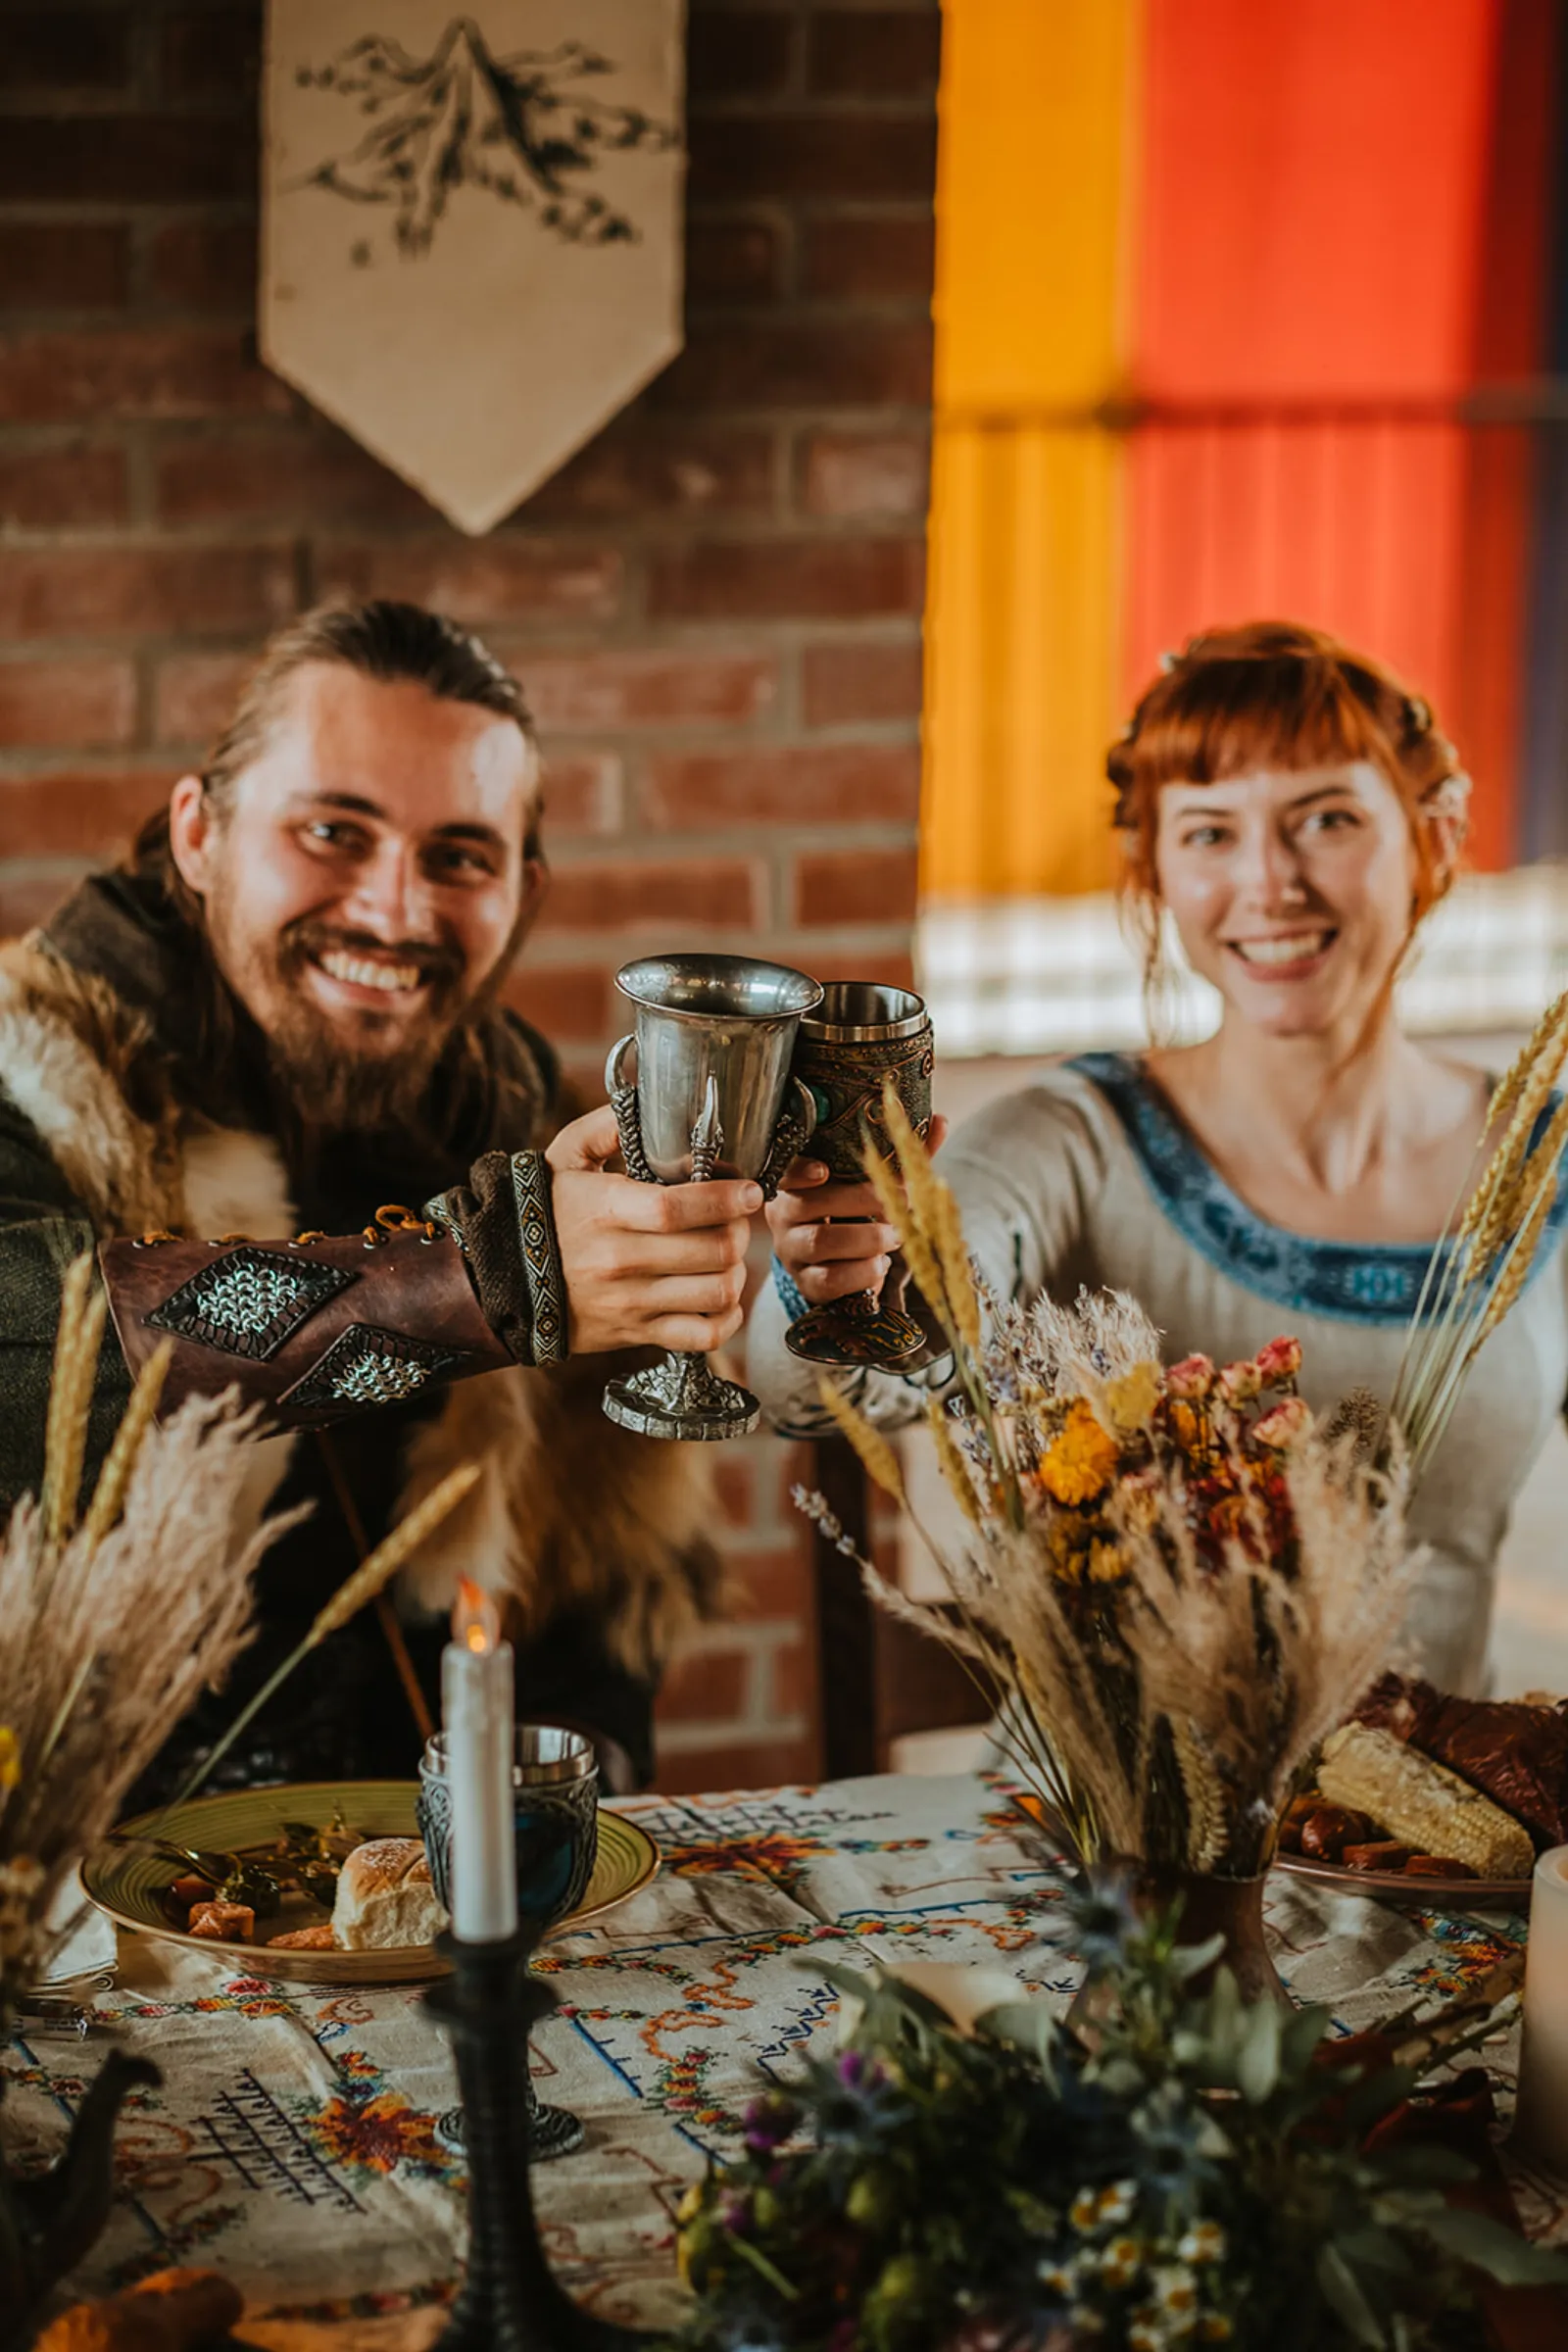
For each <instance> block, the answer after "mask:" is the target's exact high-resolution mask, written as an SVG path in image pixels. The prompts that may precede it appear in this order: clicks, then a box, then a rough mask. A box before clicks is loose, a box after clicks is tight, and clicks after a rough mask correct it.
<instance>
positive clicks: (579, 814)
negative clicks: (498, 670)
mask: <svg viewBox="0 0 1568 2352" xmlns="http://www.w3.org/2000/svg"><path fill="white" fill-rule="evenodd" d="M526 683H527V681H526V678H524V685H525V686H526ZM620 798H621V795H620V761H619V760H616V759H613V757H612V756H611V755H610V754H609V753H608V752H584V753H579V754H575V755H571V756H567V755H564V754H562V753H560V752H550V753H547V754H546V756H545V761H544V800H545V844H546V848H547V849H548V847H549V845H550V843H551V842H552V841H554V840H555V839H556V838H557V837H558V836H559V835H560V834H563V833H614V832H616V831H618V829H619V826H620Z"/></svg>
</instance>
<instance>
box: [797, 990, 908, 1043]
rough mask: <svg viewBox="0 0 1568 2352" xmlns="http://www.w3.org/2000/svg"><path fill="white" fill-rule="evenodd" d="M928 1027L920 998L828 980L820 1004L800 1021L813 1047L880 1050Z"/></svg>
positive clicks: (802, 1031)
mask: <svg viewBox="0 0 1568 2352" xmlns="http://www.w3.org/2000/svg"><path fill="white" fill-rule="evenodd" d="M929 1025H930V1015H929V1013H928V1011H927V1008H926V1002H925V999H924V998H923V997H918V996H916V995H915V993H914V990H913V989H912V988H894V987H892V986H890V985H887V984H885V983H884V982H882V981H880V980H827V981H824V982H823V985H822V997H821V1002H820V1003H819V1004H818V1005H817V1006H816V1009H815V1010H814V1011H813V1012H809V1013H804V1014H803V1015H802V1017H801V1035H802V1036H803V1037H806V1038H809V1039H810V1041H811V1043H812V1044H813V1045H820V1044H824V1043H825V1044H831V1045H844V1046H880V1045H890V1044H894V1043H896V1042H897V1041H898V1040H899V1039H901V1038H906V1037H918V1036H919V1034H920V1032H921V1030H922V1029H925V1028H928V1027H929Z"/></svg>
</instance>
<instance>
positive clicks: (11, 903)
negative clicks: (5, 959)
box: [0, 785, 92, 939]
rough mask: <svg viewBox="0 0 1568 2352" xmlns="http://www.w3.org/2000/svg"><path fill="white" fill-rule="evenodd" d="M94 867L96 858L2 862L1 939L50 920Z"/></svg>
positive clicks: (1, 788) (0, 871) (0, 885)
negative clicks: (7, 863)
mask: <svg viewBox="0 0 1568 2352" xmlns="http://www.w3.org/2000/svg"><path fill="white" fill-rule="evenodd" d="M4 790H5V787H4V785H0V792H3V791H4ZM3 808H4V803H3V802H0V809H3ZM91 871H92V861H91V859H90V858H47V859H45V860H42V861H41V862H39V863H38V864H36V865H35V864H33V863H32V862H31V861H30V860H24V859H22V858H19V859H18V860H17V861H16V863H15V864H14V865H0V939H19V938H20V937H21V935H22V933H23V932H24V931H30V930H31V929H32V927H33V925H34V924H35V923H46V922H47V921H48V920H49V917H50V916H51V915H52V914H53V913H54V912H55V910H56V908H57V907H63V906H64V905H65V902H66V901H67V899H69V898H70V896H71V894H72V892H73V890H74V889H75V887H76V885H77V883H78V882H79V881H81V879H82V878H83V876H84V875H86V874H89V873H91Z"/></svg>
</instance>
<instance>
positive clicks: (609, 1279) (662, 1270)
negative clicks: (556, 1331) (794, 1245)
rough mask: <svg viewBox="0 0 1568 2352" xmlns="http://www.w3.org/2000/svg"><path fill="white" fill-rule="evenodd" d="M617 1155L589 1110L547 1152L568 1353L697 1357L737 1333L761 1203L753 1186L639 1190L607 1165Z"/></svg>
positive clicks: (607, 1114)
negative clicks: (673, 1351) (625, 1351)
mask: <svg viewBox="0 0 1568 2352" xmlns="http://www.w3.org/2000/svg"><path fill="white" fill-rule="evenodd" d="M619 1149H620V1140H619V1135H618V1132H617V1130H616V1126H615V1114H614V1112H613V1110H609V1109H605V1110H592V1111H590V1112H589V1113H588V1115H587V1117H586V1118H581V1119H574V1120H573V1121H572V1123H571V1125H570V1126H569V1127H564V1128H563V1129H562V1131H561V1133H560V1134H559V1135H558V1136H557V1138H556V1140H555V1142H554V1143H553V1144H552V1145H551V1146H550V1149H549V1151H548V1152H546V1154H545V1157H546V1158H547V1159H548V1160H549V1162H550V1166H551V1170H552V1183H551V1198H552V1202H553V1205H554V1209H555V1219H556V1236H557V1240H558V1242H559V1244H560V1248H561V1263H562V1270H563V1272H564V1275H565V1278H566V1303H567V1314H568V1318H569V1322H570V1343H571V1352H572V1354H573V1355H598V1354H602V1353H604V1352H605V1351H606V1350H607V1349H610V1348H649V1347H652V1348H677V1349H680V1350H683V1351H685V1352H688V1353H691V1354H702V1355H706V1354H707V1353H708V1352H709V1350H710V1349H711V1348H721V1347H722V1346H723V1345H724V1342H725V1341H726V1340H730V1339H733V1338H734V1336H735V1334H736V1332H737V1331H739V1329H740V1327H741V1295H742V1292H743V1291H744V1289H745V1287H746V1249H747V1244H748V1242H749V1240H750V1238H751V1226H750V1221H749V1220H750V1219H751V1218H752V1216H754V1215H755V1213H756V1212H757V1210H758V1209H760V1207H761V1205H762V1193H761V1187H760V1185H756V1184H753V1183H751V1182H750V1181H749V1180H745V1181H738V1182H737V1181H734V1180H730V1181H727V1182H718V1181H714V1182H712V1183H710V1184H672V1185H662V1184H638V1183H636V1182H635V1181H634V1180H633V1178H631V1177H630V1176H616V1175H613V1174H612V1173H611V1172H610V1170H609V1168H608V1167H607V1165H606V1163H607V1161H609V1160H611V1159H613V1157H614V1156H615V1153H616V1152H618V1151H619Z"/></svg>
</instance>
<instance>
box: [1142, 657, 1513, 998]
mask: <svg viewBox="0 0 1568 2352" xmlns="http://www.w3.org/2000/svg"><path fill="white" fill-rule="evenodd" d="M1342 760H1344V761H1349V760H1371V761H1372V763H1373V765H1374V766H1376V767H1378V768H1379V769H1381V771H1382V773H1383V774H1384V775H1385V776H1387V778H1388V780H1389V782H1390V783H1391V784H1392V785H1393V787H1394V789H1395V791H1396V792H1397V794H1398V796H1399V800H1400V802H1401V803H1402V805H1403V808H1404V811H1405V815H1406V816H1407V818H1408V819H1409V824H1410V841H1411V846H1412V849H1413V851H1414V853H1415V879H1414V885H1413V889H1412V893H1411V906H1410V935H1411V936H1413V935H1414V933H1415V930H1416V926H1417V925H1418V924H1419V923H1420V922H1421V921H1422V920H1423V918H1424V917H1425V916H1426V915H1427V914H1429V913H1430V912H1431V910H1432V908H1433V907H1435V906H1436V905H1437V904H1438V901H1439V900H1440V899H1442V898H1443V897H1445V896H1446V893H1447V890H1448V888H1449V885H1450V884H1451V882H1452V879H1453V860H1452V858H1449V857H1447V856H1446V855H1445V854H1444V844H1443V843H1442V842H1441V841H1440V839H1439V838H1438V835H1437V833H1436V830H1435V828H1434V827H1433V826H1432V825H1431V824H1430V823H1429V822H1425V821H1423V820H1424V819H1427V818H1430V817H1432V816H1433V815H1436V814H1440V813H1454V812H1458V813H1462V809H1463V794H1464V791H1465V788H1466V779H1465V777H1464V775H1463V771H1462V770H1461V768H1460V765H1459V758H1458V754H1457V753H1456V752H1455V750H1454V748H1453V746H1452V744H1451V743H1450V742H1449V741H1448V739H1447V737H1446V735H1445V734H1444V733H1443V732H1442V730H1441V729H1440V727H1439V726H1438V723H1437V721H1436V719H1435V718H1434V716H1433V714H1432V710H1431V706H1430V705H1429V704H1428V703H1426V702H1425V701H1424V700H1423V699H1422V697H1421V696H1420V695H1418V694H1413V693H1412V692H1411V691H1410V690H1409V688H1408V687H1406V686H1405V685H1403V684H1402V683H1401V681H1400V680H1399V679H1398V678H1397V677H1396V676H1395V674H1394V672H1393V671H1392V670H1391V669H1389V668H1387V667H1385V665H1384V664H1383V663H1382V662H1375V661H1373V660H1372V659H1371V657H1370V656H1369V655H1366V654H1357V653H1353V652H1352V651H1351V650H1350V648H1349V647H1348V646H1346V645H1342V644H1340V642H1339V640H1338V639H1337V638H1334V637H1330V636H1329V635H1327V634H1326V632H1325V631H1323V630H1322V629H1310V628H1306V627H1305V626H1303V625H1302V624H1300V623H1299V622H1296V621H1289V620H1250V621H1247V622H1245V623H1244V624H1243V625H1242V626H1241V627H1240V628H1234V629H1211V630H1209V631H1207V632H1206V633H1205V634H1204V635H1202V636H1201V637H1194V638H1192V639H1191V640H1190V641H1189V642H1188V644H1187V645H1186V646H1185V647H1184V649H1183V650H1182V652H1181V653H1180V654H1179V655H1175V656H1167V657H1166V661H1165V664H1164V666H1163V667H1162V669H1161V672H1160V675H1159V676H1158V677H1157V678H1156V679H1155V680H1154V682H1153V684H1152V686H1151V687H1150V688H1149V689H1148V691H1147V692H1146V693H1145V694H1144V695H1143V697H1142V698H1141V700H1140V701H1139V704H1138V707H1137V709H1136V710H1135V711H1134V712H1133V715H1132V718H1131V720H1130V721H1129V723H1128V726H1127V730H1126V732H1125V734H1124V735H1123V736H1122V738H1121V740H1120V742H1119V743H1116V744H1114V745H1113V746H1112V747H1111V751H1110V754H1109V757H1108V758H1107V759H1106V761H1105V772H1106V774H1107V775H1108V776H1109V778H1110V781H1111V783H1112V784H1113V785H1114V786H1115V788H1116V814H1115V823H1116V826H1117V829H1118V831H1119V832H1120V834H1121V837H1122V847H1123V853H1124V868H1123V880H1122V887H1123V891H1124V893H1125V895H1126V898H1127V901H1128V903H1129V906H1130V909H1131V911H1132V912H1133V914H1134V915H1135V918H1136V919H1137V922H1138V926H1139V929H1140V930H1141V931H1142V933H1143V936H1144V940H1145V945H1146V950H1147V952H1148V964H1149V970H1150V972H1151V974H1152V971H1153V968H1154V964H1155V960H1156V957H1157V947H1158V936H1159V905H1160V899H1159V869H1158V862H1157V858H1156V854H1155V849H1156V842H1157V838H1158V826H1159V794H1160V788H1161V786H1162V785H1166V784H1217V783H1219V782H1220V781H1221V780H1222V779H1223V778H1225V777H1228V776H1243V775H1250V774H1251V773H1252V772H1253V771H1254V770H1256V769H1259V768H1269V767H1272V768H1287V769H1290V768H1308V767H1326V766H1331V765H1334V764H1336V763H1338V762H1339V761H1342ZM1446 785H1447V786H1451V787H1452V790H1451V791H1450V792H1449V793H1448V794H1446V795H1445V793H1444V790H1443V788H1444V786H1446Z"/></svg>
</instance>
